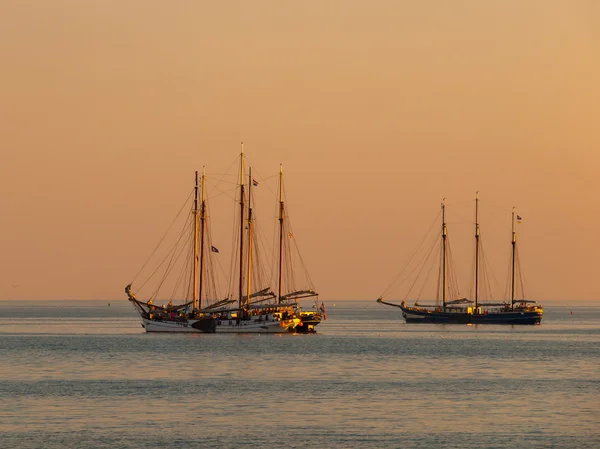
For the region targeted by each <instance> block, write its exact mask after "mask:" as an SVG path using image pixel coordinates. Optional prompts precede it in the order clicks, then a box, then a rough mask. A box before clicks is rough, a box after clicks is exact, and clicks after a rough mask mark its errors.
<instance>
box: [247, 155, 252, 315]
mask: <svg viewBox="0 0 600 449" xmlns="http://www.w3.org/2000/svg"><path fill="white" fill-rule="evenodd" d="M251 267H252V167H248V262H247V267H246V268H247V269H248V272H247V274H246V282H247V284H246V307H248V309H249V308H250V290H251V288H250V283H251V282H250V281H251V280H252V278H251V277H250V274H251V272H250V269H251Z"/></svg>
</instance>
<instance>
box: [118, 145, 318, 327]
mask: <svg viewBox="0 0 600 449" xmlns="http://www.w3.org/2000/svg"><path fill="white" fill-rule="evenodd" d="M244 169H245V167H244V151H243V144H242V151H241V154H240V169H239V184H238V191H239V234H238V243H239V246H238V249H237V251H238V254H237V255H238V256H239V257H238V260H237V268H238V272H237V281H238V288H237V290H238V291H237V301H236V300H235V299H234V298H231V297H227V298H225V299H221V300H214V299H213V300H212V301H210V303H208V304H203V301H202V299H203V297H204V295H205V292H204V290H205V286H206V279H205V272H206V271H207V270H206V263H207V257H208V256H210V255H211V254H212V253H213V252H215V250H216V248H215V247H214V246H212V244H210V243H208V244H207V242H206V236H207V234H209V232H208V229H209V225H208V220H207V219H208V217H207V213H206V211H207V206H206V194H205V192H206V182H205V180H206V173H205V171H204V172H203V175H202V179H201V184H200V186H199V184H198V173H197V172H196V178H195V179H196V181H195V186H194V194H193V196H194V200H193V208H192V214H191V215H192V220H193V226H192V233H193V238H192V241H193V243H192V245H193V250H192V251H191V260H192V263H191V278H192V282H191V300H189V301H184V302H183V303H182V304H179V305H173V304H172V302H169V304H168V305H166V306H165V305H161V306H158V305H156V304H154V303H153V300H152V299H149V300H147V301H141V300H138V299H137V298H136V296H135V294H134V293H133V291H132V284H131V283H130V284H129V285H127V287H126V288H125V292H126V294H127V296H128V299H129V301H130V302H131V303H132V304H133V306H134V307H135V308H136V310H137V311H138V313H139V314H140V317H141V320H142V326H143V327H144V329H145V330H146V331H147V332H203V333H283V332H291V331H294V330H295V329H296V328H298V326H306V327H307V329H308V325H309V324H306V323H305V324H302V320H303V318H304V316H306V318H307V319H306V322H310V320H311V319H314V320H317V319H319V321H320V315H319V314H318V313H314V314H310V316H309V315H308V314H306V313H305V312H304V313H303V312H302V311H301V309H300V307H299V305H298V299H299V298H303V297H307V296H316V295H317V294H316V293H315V292H314V291H313V290H300V291H290V292H288V293H284V292H283V291H282V278H283V274H282V270H283V254H284V249H283V246H284V245H283V243H284V238H283V232H284V218H285V217H284V203H283V197H282V193H281V192H282V188H283V187H282V185H281V183H282V169H280V198H279V202H280V212H279V222H280V239H279V240H280V245H279V254H280V256H279V294H278V295H275V294H274V293H273V292H272V291H271V289H270V288H269V287H267V288H262V289H261V290H259V291H253V290H252V288H253V286H252V278H253V273H252V267H253V231H254V217H253V210H252V186H253V185H255V181H254V180H253V178H252V168H251V167H248V178H247V179H248V184H247V189H246V183H245V174H244ZM246 190H247V194H246ZM199 191H200V201H199ZM198 203H200V205H199V204H198ZM167 271H169V270H167ZM236 303H237V304H236ZM309 313H310V312H309ZM305 314H306V315H305ZM316 324H318V323H316ZM313 326H314V325H313ZM300 330H301V331H303V330H305V329H300Z"/></svg>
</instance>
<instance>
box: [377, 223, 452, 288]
mask: <svg viewBox="0 0 600 449" xmlns="http://www.w3.org/2000/svg"><path fill="white" fill-rule="evenodd" d="M440 215H441V212H438V213H437V215H436V217H435V219H434V220H433V222H432V223H431V225H430V226H429V229H428V230H427V232H426V233H425V235H424V236H423V238H422V239H421V241H420V242H419V245H418V246H417V248H416V249H415V251H414V253H413V254H412V255H411V256H410V258H409V259H408V261H407V262H406V263H405V264H404V266H403V267H402V268H401V269H400V272H399V273H398V274H397V275H396V277H395V278H394V280H392V282H391V283H390V285H389V286H388V287H387V289H385V290H384V291H383V293H382V294H381V295H379V297H380V298H383V297H384V295H387V293H389V290H390V289H391V288H392V286H393V285H394V284H395V283H396V281H397V280H398V278H399V277H400V276H401V275H402V273H403V271H404V270H405V269H406V267H407V266H408V265H409V264H410V262H411V261H412V259H413V258H414V257H415V255H416V254H417V253H418V252H419V249H420V248H421V245H423V242H424V241H425V239H427V237H429V234H430V233H431V230H432V229H433V226H434V225H435V224H436V223H437V221H438V219H439V218H440Z"/></svg>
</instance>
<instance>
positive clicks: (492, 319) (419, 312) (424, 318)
mask: <svg viewBox="0 0 600 449" xmlns="http://www.w3.org/2000/svg"><path fill="white" fill-rule="evenodd" d="M400 309H401V310H402V317H403V318H404V320H405V321H406V322H407V323H441V324H530V325H531V324H540V323H541V322H542V312H540V311H505V312H494V313H482V314H472V313H467V312H443V311H438V310H430V309H419V308H416V307H400Z"/></svg>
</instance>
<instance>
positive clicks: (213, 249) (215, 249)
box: [210, 245, 219, 253]
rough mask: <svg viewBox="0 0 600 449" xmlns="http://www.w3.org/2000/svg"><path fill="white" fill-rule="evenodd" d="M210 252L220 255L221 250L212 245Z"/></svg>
mask: <svg viewBox="0 0 600 449" xmlns="http://www.w3.org/2000/svg"><path fill="white" fill-rule="evenodd" d="M210 250H211V251H212V252H213V253H218V252H219V250H218V249H217V247H216V246H212V245H210Z"/></svg>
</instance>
